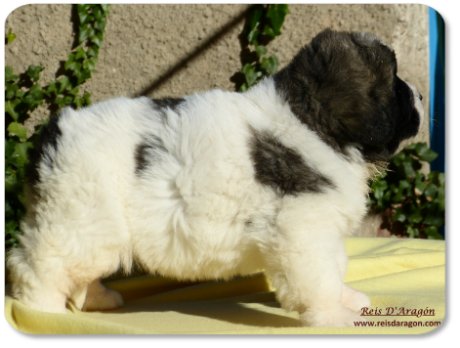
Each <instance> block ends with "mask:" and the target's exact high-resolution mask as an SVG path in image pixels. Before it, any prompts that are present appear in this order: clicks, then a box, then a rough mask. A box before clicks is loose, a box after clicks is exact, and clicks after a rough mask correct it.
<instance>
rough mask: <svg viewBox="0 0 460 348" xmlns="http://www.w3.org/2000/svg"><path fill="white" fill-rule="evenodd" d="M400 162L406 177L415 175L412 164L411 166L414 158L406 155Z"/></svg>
mask: <svg viewBox="0 0 460 348" xmlns="http://www.w3.org/2000/svg"><path fill="white" fill-rule="evenodd" d="M402 164H403V167H404V172H405V174H406V177H413V176H415V174H416V173H415V170H414V166H413V164H414V160H413V158H412V157H410V156H407V157H406V158H405V160H404V162H403V163H402Z"/></svg>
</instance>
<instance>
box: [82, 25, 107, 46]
mask: <svg viewBox="0 0 460 348" xmlns="http://www.w3.org/2000/svg"><path fill="white" fill-rule="evenodd" d="M78 29H79V30H78V44H81V43H82V42H83V41H85V40H87V39H88V38H89V37H91V36H93V35H94V34H95V31H94V28H93V27H87V26H86V25H80V27H79V28H78ZM100 34H102V33H100ZM93 43H94V42H93Z"/></svg>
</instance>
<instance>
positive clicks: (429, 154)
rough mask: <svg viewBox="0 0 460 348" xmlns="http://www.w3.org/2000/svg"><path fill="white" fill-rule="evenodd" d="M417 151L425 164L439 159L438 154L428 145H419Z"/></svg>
mask: <svg viewBox="0 0 460 348" xmlns="http://www.w3.org/2000/svg"><path fill="white" fill-rule="evenodd" d="M416 151H417V155H418V157H419V158H420V159H421V160H422V161H425V162H431V161H433V160H435V159H436V158H437V157H438V154H437V153H436V152H434V151H433V150H431V149H429V148H428V146H427V144H426V143H418V144H417V147H416Z"/></svg>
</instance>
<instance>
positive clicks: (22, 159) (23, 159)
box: [11, 142, 33, 167]
mask: <svg viewBox="0 0 460 348" xmlns="http://www.w3.org/2000/svg"><path fill="white" fill-rule="evenodd" d="M32 147H33V144H32V143H31V142H24V143H16V144H15V146H14V152H13V154H12V155H11V157H12V158H13V159H14V161H15V162H16V164H17V166H18V167H23V166H24V165H25V164H27V163H29V160H28V159H27V150H28V149H30V148H32Z"/></svg>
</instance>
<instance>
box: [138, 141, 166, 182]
mask: <svg viewBox="0 0 460 348" xmlns="http://www.w3.org/2000/svg"><path fill="white" fill-rule="evenodd" d="M161 152H163V153H164V152H168V150H167V149H166V147H165V146H164V143H163V140H161V139H160V138H159V137H157V136H150V137H149V138H148V140H147V139H146V140H144V141H143V142H142V143H140V144H139V145H137V146H136V150H135V153H134V160H135V163H136V168H135V173H136V175H141V174H142V172H143V171H145V169H146V168H147V167H148V166H149V165H151V164H153V163H155V162H158V161H159V160H160V153H161Z"/></svg>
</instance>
